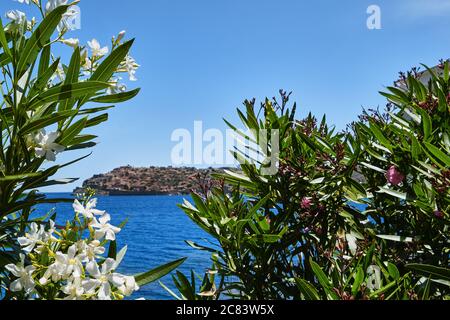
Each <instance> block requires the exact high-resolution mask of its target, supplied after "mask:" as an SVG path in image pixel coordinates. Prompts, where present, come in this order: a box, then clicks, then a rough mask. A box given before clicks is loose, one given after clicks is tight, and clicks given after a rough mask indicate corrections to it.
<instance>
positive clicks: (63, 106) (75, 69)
mask: <svg viewBox="0 0 450 320" xmlns="http://www.w3.org/2000/svg"><path fill="white" fill-rule="evenodd" d="M80 60H81V52H80V47H77V48H76V49H75V51H74V52H73V54H72V58H71V59H70V64H69V68H68V70H67V72H66V79H65V81H64V84H65V85H70V84H71V83H77V82H78V77H79V74H80V65H81V61H80ZM74 104H75V99H73V98H72V99H66V100H64V101H62V102H61V103H60V106H59V111H62V110H68V109H71V108H72V106H73V105H74Z"/></svg>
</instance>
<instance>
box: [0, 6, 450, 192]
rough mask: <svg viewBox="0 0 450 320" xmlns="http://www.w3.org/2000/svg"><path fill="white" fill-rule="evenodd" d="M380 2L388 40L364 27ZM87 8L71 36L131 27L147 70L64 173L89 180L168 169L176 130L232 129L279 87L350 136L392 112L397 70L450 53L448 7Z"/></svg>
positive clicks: (107, 34)
mask: <svg viewBox="0 0 450 320" xmlns="http://www.w3.org/2000/svg"><path fill="white" fill-rule="evenodd" d="M372 4H376V5H378V6H379V7H380V8H381V13H382V16H381V22H382V29H381V30H369V29H368V28H367V27H366V20H367V18H368V16H369V15H368V14H367V13H366V10H367V7H368V6H369V5H372ZM20 7H21V8H22V9H24V11H25V10H26V9H27V8H26V7H24V6H23V5H21V4H19V3H17V2H13V1H12V0H1V4H0V10H1V11H2V12H5V11H7V10H8V9H12V8H20ZM80 7H81V11H82V29H81V30H78V31H74V32H72V33H71V34H70V37H77V38H80V40H81V42H83V43H85V42H86V41H88V40H91V39H92V38H97V39H98V40H99V41H100V42H101V43H102V44H108V43H109V39H110V38H111V36H113V35H114V34H117V33H118V32H119V31H121V30H123V29H125V30H126V31H127V36H128V37H136V43H135V46H134V48H133V51H132V55H133V57H135V59H136V60H137V61H138V63H139V64H141V65H142V67H141V68H140V69H139V71H138V74H137V76H138V78H139V81H138V82H137V83H134V84H133V85H134V86H139V87H141V88H142V91H141V94H140V95H139V96H138V97H137V98H136V99H134V100H133V101H131V102H129V103H125V104H123V105H120V106H119V107H118V108H117V109H114V110H113V111H111V113H110V121H109V122H107V123H105V124H103V125H101V126H100V127H99V128H98V129H97V130H96V132H95V133H96V134H97V135H99V139H98V142H100V144H99V145H98V146H97V147H96V148H94V149H93V154H92V156H91V157H90V158H88V159H86V160H84V161H83V162H81V163H79V164H77V165H75V166H72V167H71V168H70V169H68V170H66V171H64V172H61V173H60V174H59V177H60V178H64V177H80V178H81V181H82V180H83V179H85V178H88V177H90V176H92V175H93V174H96V173H103V172H107V171H109V170H111V169H113V168H115V167H118V166H121V165H128V164H130V165H135V166H150V165H170V164H171V159H170V154H171V149H172V148H173V146H174V145H175V143H173V142H171V140H170V137H171V133H172V131H173V130H175V129H178V128H186V129H190V130H192V129H193V126H194V121H196V120H202V121H203V122H204V126H205V127H206V128H219V129H225V128H226V126H225V125H224V124H223V121H222V118H227V119H229V120H231V121H232V122H234V123H238V119H237V116H236V114H235V109H236V107H239V106H240V105H241V103H242V101H243V100H244V99H246V98H253V97H255V98H257V99H263V98H264V97H266V96H268V97H272V96H275V95H277V94H278V90H279V89H281V88H283V89H285V90H288V91H293V92H294V93H293V96H292V97H293V100H295V101H297V102H298V104H299V106H300V115H304V114H306V113H307V112H308V111H312V112H313V113H314V114H316V115H318V116H321V115H322V114H324V113H326V114H327V116H328V119H329V121H330V122H331V123H334V124H335V125H336V126H337V127H338V128H340V129H341V128H344V127H345V125H346V124H347V123H349V122H351V121H352V120H354V119H356V117H357V115H358V113H359V112H360V110H361V106H367V107H369V106H377V105H384V99H383V98H381V97H380V96H379V94H378V91H380V90H383V88H384V86H387V85H391V83H392V82H393V81H394V80H395V79H396V77H397V74H398V72H399V71H405V70H408V69H410V68H411V67H413V66H418V65H419V64H420V63H425V64H429V65H435V64H436V63H437V61H438V60H439V59H441V58H448V57H449V53H450V19H449V17H450V1H449V0H370V1H367V0H340V1H334V0H327V1H326V0H317V1H306V0H305V1H304V0H276V1H275V0H127V1H123V0H81V2H80ZM130 88H131V87H130ZM77 155H78V154H76V153H72V154H70V155H69V154H67V155H64V156H62V157H61V160H69V159H72V158H73V157H75V156H77ZM81 181H80V182H79V183H76V184H75V185H79V184H81ZM73 186H74V185H70V186H65V187H64V188H57V189H52V190H53V191H67V190H72V189H73Z"/></svg>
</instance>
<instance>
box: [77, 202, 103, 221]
mask: <svg viewBox="0 0 450 320" xmlns="http://www.w3.org/2000/svg"><path fill="white" fill-rule="evenodd" d="M96 206H97V199H91V200H89V202H88V203H87V204H86V207H84V206H83V205H82V204H81V203H80V201H78V200H75V202H74V203H73V210H74V211H75V212H76V213H79V214H82V215H83V216H84V217H85V218H87V219H93V218H94V216H101V215H103V214H105V211H102V210H97V209H95V207H96Z"/></svg>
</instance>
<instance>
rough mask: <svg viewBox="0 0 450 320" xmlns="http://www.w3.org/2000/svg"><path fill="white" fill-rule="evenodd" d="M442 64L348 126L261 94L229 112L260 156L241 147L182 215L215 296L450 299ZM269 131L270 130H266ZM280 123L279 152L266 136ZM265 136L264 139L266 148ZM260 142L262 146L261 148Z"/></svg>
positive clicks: (410, 79) (448, 145)
mask: <svg viewBox="0 0 450 320" xmlns="http://www.w3.org/2000/svg"><path fill="white" fill-rule="evenodd" d="M448 65H449V63H448V62H445V63H443V64H442V65H441V66H440V67H439V68H438V69H437V70H431V69H428V72H429V74H430V75H431V80H430V81H429V83H427V84H422V82H421V81H420V80H419V78H420V77H422V76H424V75H423V74H419V73H414V72H411V73H408V75H403V78H402V79H401V81H399V82H397V83H396V86H395V87H389V88H388V89H389V91H390V92H389V93H382V94H383V95H384V96H386V97H387V98H388V99H389V105H388V107H387V108H386V113H385V114H383V113H380V112H378V111H377V112H370V113H369V112H364V114H363V116H362V117H361V119H360V121H358V122H355V123H353V124H352V126H351V129H352V130H351V131H348V132H343V133H334V130H333V129H330V128H329V127H328V126H327V124H326V119H325V117H324V118H323V120H322V121H321V123H317V120H316V118H315V117H313V116H312V115H311V114H310V115H309V116H308V117H307V118H306V119H304V120H301V121H299V120H296V119H295V110H296V105H294V106H293V107H292V109H288V108H287V105H288V102H289V95H288V94H286V93H285V92H283V91H281V102H280V103H278V102H277V101H276V100H273V101H270V100H268V99H266V100H265V102H264V103H262V104H261V108H260V112H258V113H257V112H256V111H255V101H254V100H253V101H246V102H245V113H244V112H242V111H240V110H238V114H239V116H240V118H241V119H242V121H243V124H244V126H245V129H246V130H248V131H250V132H252V134H251V135H249V134H245V133H244V131H242V130H238V129H237V128H236V127H235V126H233V125H231V124H230V123H228V122H227V123H228V124H229V125H230V127H231V128H232V129H233V130H235V131H236V132H237V133H238V134H240V135H242V136H243V138H245V139H249V140H251V141H252V142H253V143H254V144H255V145H256V146H257V147H259V148H255V149H256V150H258V151H259V155H261V154H262V155H263V158H265V159H270V158H271V157H273V156H274V155H275V157H276V159H277V161H278V163H279V165H278V172H277V173H276V174H275V175H267V174H264V172H265V171H263V170H264V169H265V166H266V162H264V161H260V160H259V159H257V158H256V157H254V156H251V155H249V153H248V150H239V149H238V150H235V151H233V154H234V156H235V158H236V159H237V160H238V161H239V163H240V164H241V166H240V168H239V170H233V171H226V172H225V173H224V174H222V175H219V176H217V177H216V178H217V179H216V180H215V181H212V182H211V183H209V184H208V187H209V188H204V189H205V192H204V193H203V194H197V193H195V194H192V198H193V203H190V202H188V201H185V203H184V204H182V205H181V208H182V209H183V210H184V212H185V213H186V214H187V215H188V216H189V217H190V218H191V219H192V220H193V221H194V222H195V223H196V224H198V225H199V226H200V227H201V228H202V229H203V230H205V231H206V232H207V233H208V234H209V235H211V236H212V237H213V238H214V239H215V240H216V241H217V244H218V247H217V248H216V247H214V246H203V245H200V244H195V243H190V245H191V246H192V247H194V248H196V249H199V250H207V251H210V252H211V253H212V260H213V263H214V267H215V269H216V270H217V272H218V276H219V277H220V279H221V284H220V286H219V287H218V288H217V295H220V294H223V295H225V296H227V297H235V298H241V299H311V300H315V299H448V298H449V288H448V287H449V284H450V283H449V281H448V280H449V270H450V269H449V260H448V258H449V192H450V188H449V185H450V180H449V165H450V160H449V159H450V158H449V153H450V138H449V103H450V95H449V71H448V69H449V66H448ZM261 113H262V115H260V114H261ZM264 130H268V131H264ZM274 131H276V132H278V134H279V141H280V148H279V152H277V153H276V154H275V151H273V152H274V154H271V152H272V150H273V148H272V147H273V146H271V144H270V141H271V139H270V137H269V136H267V137H264V135H265V134H266V133H264V134H263V135H261V134H260V133H261V132H267V134H268V135H270V132H274ZM267 145H268V147H267ZM266 150H267V151H266Z"/></svg>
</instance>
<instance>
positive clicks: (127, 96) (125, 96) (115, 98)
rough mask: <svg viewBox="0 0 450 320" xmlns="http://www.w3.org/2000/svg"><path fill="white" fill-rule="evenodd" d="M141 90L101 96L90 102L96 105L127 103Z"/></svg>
mask: <svg viewBox="0 0 450 320" xmlns="http://www.w3.org/2000/svg"><path fill="white" fill-rule="evenodd" d="M140 90H141V89H135V90H132V91H127V92H121V93H117V94H111V95H107V96H101V97H96V98H93V99H91V101H92V102H97V103H120V102H124V101H128V100H131V99H133V98H134V97H136V96H137V95H138V93H139V91H140Z"/></svg>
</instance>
